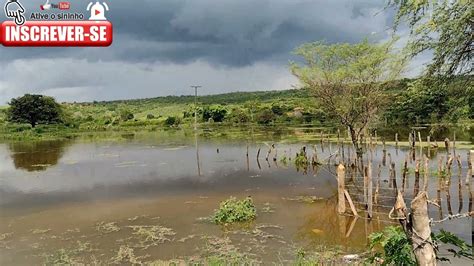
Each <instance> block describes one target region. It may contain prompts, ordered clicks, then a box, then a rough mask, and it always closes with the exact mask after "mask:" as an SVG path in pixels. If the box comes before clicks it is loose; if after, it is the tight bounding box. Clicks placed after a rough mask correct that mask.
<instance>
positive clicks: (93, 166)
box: [0, 131, 472, 265]
mask: <svg viewBox="0 0 474 266" xmlns="http://www.w3.org/2000/svg"><path fill="white" fill-rule="evenodd" d="M307 134H308V133H304V132H301V131H290V132H289V133H288V136H290V137H291V138H286V135H285V134H283V135H278V136H276V135H275V134H274V132H268V133H265V132H263V133H262V132H260V133H259V134H256V135H258V136H259V137H258V138H257V139H252V138H250V137H248V136H244V137H232V136H229V135H227V134H224V135H221V136H219V137H214V136H211V137H210V136H206V134H200V135H199V136H198V137H196V138H195V137H194V136H193V135H192V134H189V133H186V132H182V131H167V132H150V133H140V134H122V135H120V134H118V135H117V134H115V135H113V136H111V135H102V136H92V135H91V136H84V137H79V138H76V139H71V140H63V141H42V142H16V143H3V144H0V265H37V264H49V263H52V261H54V260H56V259H57V258H58V257H61V258H63V259H64V260H66V261H69V262H73V263H85V264H110V263H118V264H123V263H131V262H142V263H147V262H151V261H156V260H171V259H185V260H187V259H189V258H193V257H201V256H206V255H223V254H233V253H239V254H245V255H246V256H248V257H250V258H252V259H256V260H257V261H260V262H263V263H265V264H266V263H277V264H291V262H292V261H294V259H295V257H296V254H297V253H298V252H301V250H305V251H307V252H323V253H324V254H326V256H333V255H337V254H354V253H362V252H365V251H366V250H367V243H368V240H367V236H368V235H369V234H370V233H372V232H375V231H379V230H382V229H383V228H384V227H385V226H387V225H396V223H395V222H394V221H393V220H390V219H388V211H389V210H390V207H391V206H392V205H393V197H394V195H395V189H394V188H393V182H392V181H390V182H389V178H388V172H389V170H388V169H389V165H390V163H389V162H390V160H391V161H393V162H395V163H396V167H395V170H396V173H397V180H396V181H397V184H398V186H399V187H400V186H401V184H402V180H401V172H402V171H401V170H402V168H401V166H402V163H403V162H404V160H405V158H406V156H407V154H408V152H409V149H408V148H402V147H400V148H395V147H391V146H387V147H386V151H385V152H384V151H383V148H382V146H381V145H380V141H379V145H378V146H375V147H374V150H373V152H372V155H373V167H374V169H376V170H377V169H379V168H378V167H379V165H380V169H381V174H380V176H381V180H380V197H379V202H380V203H379V205H380V206H378V207H376V208H375V214H374V218H373V219H372V220H367V219H364V218H358V219H356V218H354V217H351V216H340V215H337V214H336V204H337V183H336V179H335V177H334V174H335V166H334V165H335V162H336V161H337V160H340V159H342V156H343V153H344V156H345V157H346V158H349V157H350V154H351V151H350V145H347V144H346V145H345V146H344V147H341V146H338V145H337V144H336V143H329V142H324V143H321V142H320V141H319V140H316V139H311V138H306V137H305V136H307ZM243 135H246V133H245V134H243ZM294 136H303V137H301V138H300V139H299V140H298V139H297V138H296V139H295V138H294ZM246 138H247V139H250V140H246ZM273 143H275V144H276V151H277V152H276V153H277V154H276V156H275V151H273V152H272V153H271V154H270V156H269V160H268V161H266V160H265V157H266V155H267V151H268V149H269V146H270V145H271V144H273ZM314 144H316V151H317V153H318V158H320V160H322V161H323V165H321V166H319V167H317V168H311V167H310V169H307V170H306V171H305V170H304V169H300V170H299V171H298V170H297V169H296V167H295V164H294V157H295V154H296V152H297V151H299V149H300V148H301V147H302V146H307V147H308V153H309V154H310V155H311V154H312V153H313V152H314V151H313V145H314ZM258 149H261V152H260V160H258V161H257V160H256V154H257V151H258ZM247 150H248V154H249V156H248V157H247V156H246V154H247ZM450 152H451V153H453V152H456V154H457V155H460V156H461V159H462V169H460V171H459V169H458V168H457V166H453V171H452V177H451V178H445V179H440V178H438V177H437V176H436V175H435V174H434V172H435V171H436V169H437V163H438V159H439V158H441V157H444V163H445V160H446V151H445V150H444V149H441V148H440V149H438V150H433V149H431V150H430V151H429V153H428V151H427V149H426V147H425V148H424V149H418V148H417V150H416V154H415V156H416V157H419V156H420V154H429V155H430V169H431V170H432V171H431V172H433V173H432V174H430V178H429V185H428V191H429V196H430V198H432V199H433V200H438V202H440V203H441V204H440V206H441V208H438V207H436V206H430V217H432V218H433V219H434V220H439V219H441V218H443V217H445V216H446V215H449V214H456V213H465V212H468V211H471V210H472V189H471V187H470V185H469V184H468V183H467V182H466V181H468V180H469V181H471V182H470V183H472V180H471V177H467V161H466V160H467V159H466V156H467V149H464V150H463V149H457V150H455V151H450ZM335 154H338V156H337V157H336V156H335ZM331 155H333V156H331ZM274 157H276V161H274V160H273V158H274ZM284 157H286V163H285V160H284V159H283V158H284ZM414 165H415V161H409V168H410V171H409V174H408V179H407V181H406V184H405V191H406V192H405V193H406V194H405V195H406V199H407V201H408V200H409V199H410V198H412V197H413V192H414V191H413V190H414V183H415V180H414V174H413V169H414ZM374 172H375V173H376V172H377V171H374ZM362 183H363V181H362V178H361V177H360V175H358V174H355V176H354V177H351V176H350V175H348V176H347V180H346V185H347V189H348V190H349V192H350V194H351V195H352V196H353V199H354V201H356V202H363V192H362V190H363V186H362V185H361V184H362ZM376 184H377V179H376V178H374V188H375V187H376ZM230 196H235V197H238V198H244V197H246V196H251V197H252V198H253V200H254V202H255V204H256V206H257V215H258V216H257V219H256V220H255V221H254V222H252V223H249V224H246V225H242V226H237V227H232V228H228V227H222V226H218V225H215V224H213V223H212V222H210V221H208V220H207V219H206V217H209V216H210V215H211V214H212V213H213V212H214V210H215V209H216V208H218V205H219V202H220V201H222V200H224V199H227V198H229V197H230ZM363 208H364V207H363V204H358V209H359V211H360V212H361V213H362V215H363ZM433 228H434V230H435V231H436V230H440V229H445V230H448V231H451V232H453V233H455V234H456V235H458V236H460V237H461V238H462V239H464V240H465V241H467V242H468V243H469V244H471V245H472V218H464V219H456V220H450V221H447V222H444V223H440V224H435V225H434V227H433ZM127 252H128V253H127ZM442 252H443V251H442ZM124 253H127V254H128V255H124ZM456 263H457V264H467V265H469V262H467V261H462V260H461V261H456Z"/></svg>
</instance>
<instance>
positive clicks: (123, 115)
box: [120, 110, 135, 121]
mask: <svg viewBox="0 0 474 266" xmlns="http://www.w3.org/2000/svg"><path fill="white" fill-rule="evenodd" d="M120 118H121V119H122V121H128V120H132V119H133V118H135V116H134V115H133V113H132V112H130V111H129V110H122V112H120Z"/></svg>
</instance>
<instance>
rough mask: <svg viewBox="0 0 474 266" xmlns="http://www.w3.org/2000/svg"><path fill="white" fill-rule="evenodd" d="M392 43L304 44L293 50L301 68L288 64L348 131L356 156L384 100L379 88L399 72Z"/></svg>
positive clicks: (398, 62) (398, 64)
mask: <svg viewBox="0 0 474 266" xmlns="http://www.w3.org/2000/svg"><path fill="white" fill-rule="evenodd" d="M392 45H393V41H392V42H388V43H384V44H371V43H369V42H368V41H367V40H365V41H363V42H361V43H357V44H347V43H342V44H325V43H324V42H315V43H308V44H305V45H303V46H301V47H299V48H297V49H296V51H295V54H296V55H299V56H301V57H302V58H303V59H304V64H303V65H298V64H296V63H292V64H291V70H292V72H293V74H294V75H295V76H296V77H298V78H299V80H300V81H301V82H302V83H303V84H304V85H305V86H307V87H308V88H309V89H310V90H312V92H313V93H314V96H315V97H316V98H317V100H318V102H319V103H320V105H321V108H322V109H324V110H325V111H326V112H327V114H328V115H330V116H332V117H334V118H336V119H338V120H339V121H340V122H341V123H342V124H343V125H345V126H346V127H347V128H348V130H349V131H350V135H351V138H352V143H353V144H354V147H355V148H356V149H357V151H358V152H359V154H360V153H361V150H360V149H359V139H360V136H361V134H362V133H363V131H364V130H365V129H366V127H367V126H368V125H369V123H371V122H373V121H374V120H375V119H376V117H377V115H378V113H379V111H380V109H381V107H382V106H383V103H384V100H385V94H384V93H383V86H384V83H385V82H388V81H391V80H394V79H395V78H397V77H398V75H399V73H400V72H401V70H402V69H403V65H404V64H403V61H402V60H401V58H399V57H398V56H397V55H396V54H394V53H393V50H392Z"/></svg>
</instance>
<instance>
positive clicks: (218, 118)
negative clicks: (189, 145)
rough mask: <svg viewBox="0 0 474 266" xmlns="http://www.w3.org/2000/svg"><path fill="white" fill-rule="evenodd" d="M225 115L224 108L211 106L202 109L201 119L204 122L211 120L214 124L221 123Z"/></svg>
mask: <svg viewBox="0 0 474 266" xmlns="http://www.w3.org/2000/svg"><path fill="white" fill-rule="evenodd" d="M226 115H227V110H226V109H225V108H224V107H222V106H221V105H212V106H206V107H204V109H203V113H202V119H203V120H204V121H209V119H211V118H212V120H213V121H214V122H222V121H224V118H225V116H226Z"/></svg>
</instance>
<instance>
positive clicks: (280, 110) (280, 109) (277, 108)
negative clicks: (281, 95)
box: [272, 103, 285, 116]
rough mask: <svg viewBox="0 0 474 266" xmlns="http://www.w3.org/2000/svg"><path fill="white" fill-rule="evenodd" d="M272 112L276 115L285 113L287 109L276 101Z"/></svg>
mask: <svg viewBox="0 0 474 266" xmlns="http://www.w3.org/2000/svg"><path fill="white" fill-rule="evenodd" d="M272 112H273V113H274V114H275V115H278V116H280V115H283V114H284V113H285V110H284V107H283V106H281V105H279V104H277V103H274V104H272Z"/></svg>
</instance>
